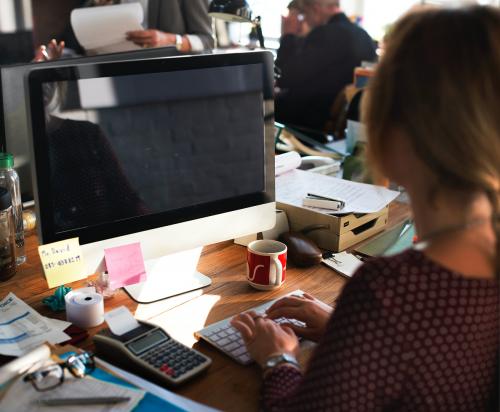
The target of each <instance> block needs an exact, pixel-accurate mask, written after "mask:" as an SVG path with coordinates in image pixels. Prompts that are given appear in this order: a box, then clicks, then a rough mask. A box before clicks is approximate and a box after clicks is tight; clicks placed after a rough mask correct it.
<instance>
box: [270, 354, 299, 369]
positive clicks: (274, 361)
mask: <svg viewBox="0 0 500 412" xmlns="http://www.w3.org/2000/svg"><path fill="white" fill-rule="evenodd" d="M284 362H286V363H291V364H293V365H298V362H297V359H295V357H294V356H292V355H290V354H288V353H282V354H281V355H277V356H273V357H272V358H270V359H268V361H267V362H266V366H267V367H268V368H274V367H275V366H276V365H279V364H280V363H284Z"/></svg>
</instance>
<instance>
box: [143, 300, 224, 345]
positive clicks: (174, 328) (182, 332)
mask: <svg viewBox="0 0 500 412" xmlns="http://www.w3.org/2000/svg"><path fill="white" fill-rule="evenodd" d="M220 299H221V297H220V296H219V295H209V294H207V295H201V296H199V297H197V298H196V299H192V300H190V301H188V302H186V303H184V304H182V305H180V306H177V307H175V308H173V309H171V310H169V311H168V312H165V313H162V314H161V315H158V316H155V317H153V318H150V319H147V320H148V321H149V322H151V323H154V324H155V325H158V326H160V327H162V328H163V329H165V331H166V332H167V333H169V334H170V335H171V336H172V337H173V338H174V339H176V340H178V341H179V342H181V343H183V344H184V345H187V346H190V347H192V346H193V345H194V344H195V343H196V342H197V340H196V338H195V337H194V335H193V331H196V330H200V329H203V327H204V326H206V321H207V318H208V315H209V313H210V312H211V311H212V309H213V307H214V306H215V305H216V303H217V302H218V301H219V300H220ZM144 306H146V308H145V309H147V305H141V306H140V307H138V308H137V311H136V312H135V317H136V319H140V320H146V319H145V318H141V312H142V310H141V309H142V307H144Z"/></svg>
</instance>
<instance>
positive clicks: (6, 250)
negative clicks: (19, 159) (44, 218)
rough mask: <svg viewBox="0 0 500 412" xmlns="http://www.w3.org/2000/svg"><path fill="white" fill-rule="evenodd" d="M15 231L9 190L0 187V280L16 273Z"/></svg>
mask: <svg viewBox="0 0 500 412" xmlns="http://www.w3.org/2000/svg"><path fill="white" fill-rule="evenodd" d="M15 238H16V232H15V229H14V216H13V214H12V201H11V197H10V193H9V190H7V189H6V188H5V187H0V281H4V280H7V279H10V278H11V277H12V276H14V275H15V274H16V252H15V249H16V246H15V245H16V241H15Z"/></svg>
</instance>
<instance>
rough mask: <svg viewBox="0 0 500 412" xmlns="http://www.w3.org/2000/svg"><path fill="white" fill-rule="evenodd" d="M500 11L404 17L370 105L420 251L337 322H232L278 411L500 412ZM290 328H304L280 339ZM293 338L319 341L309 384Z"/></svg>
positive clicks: (319, 309) (386, 269) (377, 272)
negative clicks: (405, 193) (404, 195)
mask: <svg viewBox="0 0 500 412" xmlns="http://www.w3.org/2000/svg"><path fill="white" fill-rule="evenodd" d="M499 107H500V11H499V10H498V9H494V8H488V7H478V6H476V7H470V8H463V9H449V10H448V9H438V10H427V11H422V12H418V13H414V14H412V15H409V16H405V17H404V18H403V20H401V21H400V22H399V23H398V24H397V25H396V27H395V28H394V31H393V32H392V33H391V35H390V37H389V39H388V43H387V49H386V53H385V55H384V58H383V60H382V62H381V63H380V65H379V67H378V69H377V74H376V77H375V78H374V79H373V81H372V83H371V84H370V86H369V88H368V90H367V96H366V98H365V101H364V121H365V122H366V125H367V130H368V136H369V155H370V159H371V162H372V165H373V166H374V167H375V168H376V169H377V170H378V171H379V172H382V173H383V174H385V175H386V176H387V177H388V178H390V179H391V180H394V181H395V182H397V183H398V184H400V185H402V186H404V187H405V188H406V190H407V191H408V193H409V195H410V198H411V207H412V210H413V214H414V218H415V224H416V228H417V232H418V235H419V238H420V240H421V242H420V243H419V244H418V246H417V247H416V248H414V249H411V250H408V251H406V252H403V253H402V254H399V255H396V256H393V257H385V258H377V259H374V260H372V261H370V262H367V263H366V264H365V265H364V266H362V267H361V268H360V269H359V270H358V272H357V273H356V274H355V275H354V277H353V278H352V279H351V281H350V282H349V283H348V284H347V286H346V287H345V289H344V291H343V292H342V294H341V296H340V298H339V300H338V303H337V307H336V309H335V311H334V312H333V314H332V315H330V312H331V308H329V307H325V306H321V305H320V304H319V303H317V301H316V300H314V298H312V297H311V296H309V295H307V296H305V297H304V298H287V299H283V300H281V301H279V302H277V303H276V304H275V305H274V306H273V307H271V308H270V310H269V311H268V313H267V317H264V318H263V317H259V316H256V315H255V313H252V312H250V313H246V314H242V315H239V316H237V317H235V318H234V319H233V325H234V326H235V327H236V328H237V329H239V330H240V332H241V333H242V335H243V337H244V339H245V341H246V344H247V347H248V349H249V351H250V353H251V354H252V356H253V357H254V359H255V360H256V361H257V362H258V363H259V364H260V365H261V366H262V367H263V368H264V378H263V379H264V382H263V386H262V401H263V407H264V408H265V409H268V410H276V411H278V410H286V411H290V410H300V411H306V410H315V411H316V410H335V411H389V410H390V411H484V410H491V411H493V410H495V411H497V410H498V344H499V280H498V279H499V273H500V253H499V240H498V239H499V231H500V227H499V210H500V207H499V193H500V115H499V112H498V110H499ZM283 315H284V316H288V317H292V318H296V319H300V320H302V321H304V322H305V323H306V326H305V327H304V328H299V327H296V326H294V325H289V327H280V326H278V325H277V324H275V323H274V322H273V321H272V320H271V319H272V318H276V317H280V316H283ZM296 335H302V336H306V337H308V338H311V339H314V340H317V341H318V342H319V344H318V346H317V348H316V350H315V352H314V353H313V356H312V358H311V360H310V362H309V365H308V368H307V370H305V371H304V372H302V371H301V370H300V368H299V367H298V366H297V364H296V362H295V361H294V358H293V356H294V355H295V353H296V351H297V347H298V343H297V338H296Z"/></svg>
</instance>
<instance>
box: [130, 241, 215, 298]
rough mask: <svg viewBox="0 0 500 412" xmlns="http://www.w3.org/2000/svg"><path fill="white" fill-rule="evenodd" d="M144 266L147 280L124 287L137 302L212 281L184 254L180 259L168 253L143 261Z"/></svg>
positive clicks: (181, 291)
mask: <svg viewBox="0 0 500 412" xmlns="http://www.w3.org/2000/svg"><path fill="white" fill-rule="evenodd" d="M200 251H201V249H200ZM176 257H177V259H175V258H176ZM196 262H197V259H196ZM145 266H146V273H147V280H146V281H145V282H142V283H137V284H135V285H129V286H125V287H124V289H125V291H126V292H127V293H128V294H129V295H130V297H131V298H132V299H134V300H135V301H136V302H137V303H152V302H156V301H158V300H162V299H166V298H169V297H172V296H177V295H180V294H182V293H186V292H190V291H193V290H197V289H201V288H204V287H206V286H208V285H210V284H211V283H212V280H211V279H210V278H209V277H207V276H205V275H203V274H201V273H200V272H198V271H196V270H195V268H196V264H193V263H192V261H191V262H187V261H186V255H185V254H184V256H181V259H179V258H178V256H175V255H170V256H164V257H162V258H160V259H155V260H149V261H146V262H145Z"/></svg>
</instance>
